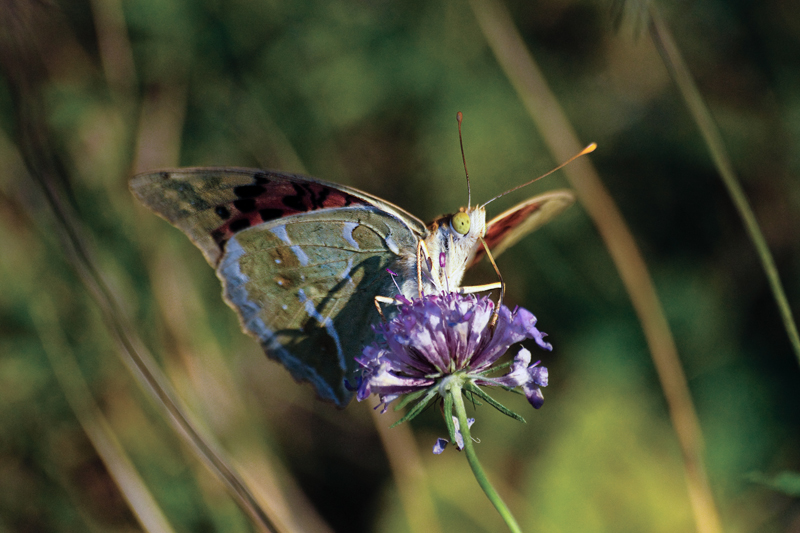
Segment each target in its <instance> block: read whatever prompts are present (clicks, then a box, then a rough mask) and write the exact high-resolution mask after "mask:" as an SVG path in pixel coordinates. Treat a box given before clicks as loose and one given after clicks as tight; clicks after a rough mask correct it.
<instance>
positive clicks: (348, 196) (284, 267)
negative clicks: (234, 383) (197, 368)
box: [131, 169, 425, 406]
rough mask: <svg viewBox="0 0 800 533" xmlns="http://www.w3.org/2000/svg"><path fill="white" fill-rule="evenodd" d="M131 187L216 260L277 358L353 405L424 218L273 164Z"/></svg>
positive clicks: (248, 326) (232, 295) (183, 174)
mask: <svg viewBox="0 0 800 533" xmlns="http://www.w3.org/2000/svg"><path fill="white" fill-rule="evenodd" d="M131 189H132V190H133V191H134V193H135V194H136V195H137V196H138V197H139V198H140V199H141V200H142V202H143V203H145V205H147V206H148V207H150V208H151V209H153V210H155V211H156V212H157V213H159V214H160V215H162V216H163V217H164V218H166V219H167V220H168V221H170V222H171V223H173V224H174V225H176V226H177V227H178V228H180V229H181V230H183V231H184V232H185V233H186V234H187V235H188V236H189V237H190V238H191V239H192V241H194V242H195V244H197V245H198V247H199V248H200V249H201V250H202V251H203V254H204V255H205V257H206V259H207V260H208V261H209V262H210V263H211V264H212V265H214V266H215V267H216V268H217V275H218V276H219V278H220V280H221V281H222V284H223V288H224V295H225V299H226V301H227V302H228V303H229V304H230V305H231V307H233V308H234V309H235V310H236V312H237V313H238V315H239V317H240V320H241V323H242V327H243V329H244V330H245V331H246V332H248V333H250V334H251V335H253V336H255V337H256V338H257V339H258V340H259V342H260V343H261V345H262V347H263V348H264V350H265V351H266V353H267V355H269V356H270V357H272V358H274V359H277V360H278V361H280V362H281V363H282V364H283V365H284V366H286V367H287V369H289V371H290V372H291V373H292V375H293V376H294V377H295V378H296V379H298V380H303V381H309V382H311V383H312V384H313V385H314V387H315V388H316V390H317V393H318V394H319V396H320V397H321V398H323V399H327V400H330V401H333V402H334V403H336V404H337V405H339V406H344V405H346V404H347V403H348V402H349V400H350V398H351V396H352V393H351V392H350V391H349V390H347V389H346V387H345V379H350V380H351V381H352V380H353V379H354V371H355V368H356V362H355V359H354V358H355V357H356V356H358V355H359V354H360V353H361V350H362V349H363V348H364V346H366V345H368V344H369V343H370V342H372V340H373V332H372V329H371V324H372V323H373V322H374V318H375V316H374V315H375V307H374V298H375V296H377V295H386V294H392V293H394V292H395V291H394V290H393V286H392V282H391V278H390V277H389V275H388V274H387V273H386V271H385V269H386V268H392V269H398V270H403V269H405V270H408V268H409V267H408V265H409V264H412V265H413V263H414V261H415V255H414V254H415V250H416V246H417V242H418V241H419V239H420V238H421V237H424V233H423V232H424V231H425V229H424V226H423V225H422V223H421V222H419V221H418V220H417V219H415V218H413V217H411V216H410V215H407V213H405V212H404V211H402V210H401V209H399V208H397V207H396V206H393V205H392V204H389V203H388V202H384V201H382V200H379V199H377V198H374V197H371V196H369V195H366V194H364V193H361V192H360V191H356V190H354V189H348V188H345V187H340V186H335V185H333V184H327V183H325V182H320V181H318V180H313V179H306V178H302V177H299V176H291V175H285V174H279V173H273V172H261V171H249V170H243V169H182V170H179V171H166V172H159V173H151V174H146V175H140V176H137V177H136V178H134V180H133V181H132V182H131ZM287 195H288V196H287ZM243 200H246V202H245V201H243Z"/></svg>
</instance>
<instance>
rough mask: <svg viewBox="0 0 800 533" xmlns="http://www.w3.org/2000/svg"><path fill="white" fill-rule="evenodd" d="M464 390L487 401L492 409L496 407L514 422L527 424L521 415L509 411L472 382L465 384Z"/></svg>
mask: <svg viewBox="0 0 800 533" xmlns="http://www.w3.org/2000/svg"><path fill="white" fill-rule="evenodd" d="M464 390H467V391H469V392H471V393H472V394H474V395H476V396H478V397H480V398H482V399H483V400H485V401H486V403H488V404H489V405H491V406H492V407H494V408H495V409H497V410H498V411H500V412H501V413H503V414H504V415H506V416H510V417H511V418H513V419H514V420H519V421H520V422H522V423H525V419H524V418H522V417H521V416H520V415H518V414H517V413H515V412H514V411H512V410H511V409H509V408H508V407H506V406H505V405H503V404H501V403H500V402H498V401H497V400H495V399H494V398H492V397H491V396H489V395H488V394H486V393H485V392H483V390H482V389H481V388H480V387H478V386H477V385H475V384H474V383H472V382H471V381H468V382H467V383H464Z"/></svg>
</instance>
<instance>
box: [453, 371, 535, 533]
mask: <svg viewBox="0 0 800 533" xmlns="http://www.w3.org/2000/svg"><path fill="white" fill-rule="evenodd" d="M450 394H451V395H452V398H453V403H454V405H453V406H454V407H455V408H456V417H457V418H458V427H459V431H460V432H461V437H462V438H463V439H464V451H465V452H467V461H468V462H469V466H470V468H472V473H473V474H475V479H476V480H478V485H480V486H481V488H482V489H483V492H484V493H486V497H487V498H489V501H490V502H492V505H494V508H495V509H497V512H498V513H500V516H501V517H502V518H503V520H504V521H505V523H506V525H507V526H508V529H509V530H510V531H512V532H514V533H522V529H520V527H519V524H518V523H517V521H516V519H515V518H514V516H513V515H512V514H511V511H510V510H509V508H508V506H507V505H506V504H505V502H504V501H503V500H502V499H501V498H500V495H499V494H497V491H496V490H495V489H494V487H493V486H492V484H491V483H490V482H489V478H488V477H486V472H484V471H483V467H482V466H481V463H480V461H478V456H477V455H476V454H475V448H474V447H473V445H472V437H471V436H470V433H469V424H468V423H467V410H466V408H465V407H464V398H462V396H461V384H460V383H452V384H451V388H450Z"/></svg>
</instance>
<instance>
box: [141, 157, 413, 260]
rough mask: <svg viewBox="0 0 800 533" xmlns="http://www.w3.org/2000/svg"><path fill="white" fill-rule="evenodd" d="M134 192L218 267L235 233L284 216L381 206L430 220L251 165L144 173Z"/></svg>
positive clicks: (403, 217) (409, 222)
mask: <svg viewBox="0 0 800 533" xmlns="http://www.w3.org/2000/svg"><path fill="white" fill-rule="evenodd" d="M130 187H131V190H132V191H133V193H134V194H135V195H136V196H137V197H138V198H139V200H141V201H142V203H143V204H145V205H146V206H147V207H149V208H150V209H152V210H153V211H155V212H156V213H158V214H159V215H161V216H162V217H164V218H165V219H167V220H168V221H169V222H170V223H172V224H174V225H175V226H177V227H178V228H180V229H181V230H182V231H183V232H184V233H186V234H187V235H188V236H189V238H190V239H192V242H194V243H195V244H196V245H197V246H198V247H199V248H200V250H202V252H203V255H204V256H205V258H206V260H208V262H209V263H210V264H211V265H212V266H216V265H217V263H218V262H219V258H220V256H221V254H222V251H223V249H224V245H225V242H226V241H227V240H228V239H229V238H230V237H231V236H232V235H234V234H235V233H237V232H239V231H241V230H243V229H247V228H249V227H254V226H256V225H258V224H262V223H264V222H269V221H271V220H275V219H278V218H283V217H287V216H292V215H296V214H298V213H307V212H311V211H317V210H320V209H334V208H339V207H351V206H376V207H378V208H380V209H381V210H382V211H385V212H387V213H389V214H391V215H393V216H395V217H396V218H397V219H398V220H400V221H401V222H402V223H403V224H404V225H405V226H407V227H408V228H409V229H410V230H411V231H413V232H415V233H418V234H420V235H424V234H425V233H426V229H425V225H424V224H423V223H422V222H421V221H419V220H418V219H417V218H415V217H414V216H412V215H411V214H409V213H408V212H406V211H404V210H403V209H401V208H399V207H397V206H395V205H393V204H391V203H389V202H386V201H384V200H381V199H380V198H377V197H375V196H372V195H369V194H366V193H364V192H362V191H359V190H358V189H353V188H352V187H346V186H343V185H337V184H335V183H328V182H325V181H322V180H317V179H314V178H308V177H305V176H298V175H294V174H284V173H280V172H271V171H263V170H256V169H247V168H206V167H199V168H182V169H175V170H165V171H160V172H152V173H146V174H139V175H138V176H136V177H134V178H133V179H132V180H131V184H130Z"/></svg>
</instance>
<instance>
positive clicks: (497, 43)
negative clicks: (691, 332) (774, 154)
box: [469, 0, 722, 533]
mask: <svg viewBox="0 0 800 533" xmlns="http://www.w3.org/2000/svg"><path fill="white" fill-rule="evenodd" d="M469 3H470V6H471V7H472V10H473V12H474V13H475V17H476V19H477V21H478V23H479V25H480V28H481V31H482V32H483V34H484V37H485V38H486V40H487V42H488V44H489V47H490V48H491V49H492V51H493V52H494V55H495V57H496V58H497V61H498V63H499V64H500V66H501V68H502V69H503V71H504V72H505V74H506V76H507V77H508V79H509V81H510V82H511V84H512V86H513V87H514V89H515V90H516V91H517V94H518V95H519V97H520V99H521V100H522V102H523V104H524V105H525V108H526V109H527V110H528V113H529V114H530V116H531V118H532V119H533V121H534V123H535V124H536V126H537V128H538V129H539V132H540V133H541V135H542V138H543V140H544V142H545V143H546V145H547V146H548V148H549V149H550V152H551V153H552V154H553V156H554V158H555V159H556V160H560V161H563V160H566V159H568V158H569V157H570V156H571V155H574V154H576V153H578V152H579V151H580V150H581V149H582V148H583V144H581V143H580V142H579V141H578V137H577V134H576V133H575V130H574V128H573V127H572V125H571V124H570V122H569V120H568V119H567V117H566V115H565V114H564V111H563V110H562V109H561V106H560V105H559V103H558V100H557V99H556V97H555V95H554V94H553V92H552V91H551V90H550V88H549V86H548V84H547V81H546V80H545V79H544V76H543V75H542V72H541V70H540V69H539V67H538V65H537V64H536V62H535V61H534V59H533V56H532V55H531V53H530V51H529V50H528V48H527V46H526V45H525V42H524V41H523V39H522V36H521V35H520V34H519V31H518V30H517V28H516V26H515V25H514V22H513V20H512V19H511V15H510V14H509V12H508V9H507V8H506V6H505V5H504V4H503V3H502V2H500V1H498V0H470V2H469ZM564 174H565V175H566V177H567V179H568V180H569V182H570V184H571V186H572V187H573V189H574V190H575V193H576V195H577V197H578V200H579V201H580V203H581V204H582V205H583V207H584V209H585V210H586V212H587V213H588V215H589V216H590V217H591V219H592V221H593V222H594V224H595V226H596V227H597V230H598V232H599V233H600V236H601V238H602V239H603V241H604V243H605V246H606V249H607V250H608V252H609V254H610V256H611V259H612V260H613V261H614V264H615V266H616V268H617V271H618V272H619V275H620V278H621V280H622V282H623V284H624V285H625V289H626V291H627V292H628V295H629V296H630V299H631V303H632V304H633V307H634V310H635V311H636V314H637V317H638V318H639V322H640V323H641V325H642V330H643V332H644V335H645V339H646V341H647V345H648V348H649V349H650V354H651V357H652V359H653V364H654V366H655V368H656V372H657V374H658V378H659V381H660V383H661V388H662V390H663V391H664V397H665V400H666V402H667V405H668V408H669V414H670V419H671V421H672V427H673V430H674V431H675V435H676V436H677V439H678V444H679V446H680V448H681V452H682V454H681V455H682V458H683V465H684V472H685V474H686V484H687V490H688V493H689V500H690V502H691V506H692V511H693V513H694V518H695V524H696V527H697V531H699V532H701V533H717V532H720V531H722V527H721V523H720V519H719V512H718V511H717V508H716V504H715V503H714V498H713V495H712V492H711V487H710V485H709V482H708V476H707V473H706V469H705V462H704V458H703V448H704V446H703V438H702V434H701V431H700V423H699V422H698V419H697V413H696V410H695V408H694V404H693V402H692V398H691V394H690V393H689V386H688V384H687V381H686V375H685V374H684V371H683V367H682V366H681V362H680V359H679V357H678V350H677V348H676V346H675V340H674V338H673V336H672V333H671V331H670V329H669V324H668V322H667V319H666V316H665V314H664V310H663V307H662V305H661V302H660V301H659V298H658V294H657V293H656V290H655V287H654V285H653V280H652V278H651V277H650V273H649V272H648V270H647V265H646V264H645V262H644V258H643V257H642V254H641V251H640V250H639V248H638V246H637V245H636V242H635V240H634V238H633V234H632V233H631V231H630V229H629V228H628V226H627V224H626V222H625V220H624V218H623V217H622V213H621V212H620V211H619V208H618V207H617V205H616V203H615V202H614V200H613V198H612V197H611V194H610V193H609V192H608V190H607V189H606V187H605V185H604V184H603V182H602V181H601V179H600V176H599V174H598V173H597V170H596V169H595V168H594V167H593V165H592V164H591V161H590V160H589V158H588V157H584V158H581V159H579V160H577V161H575V162H574V163H572V164H571V165H570V166H568V167H566V168H565V169H564Z"/></svg>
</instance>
